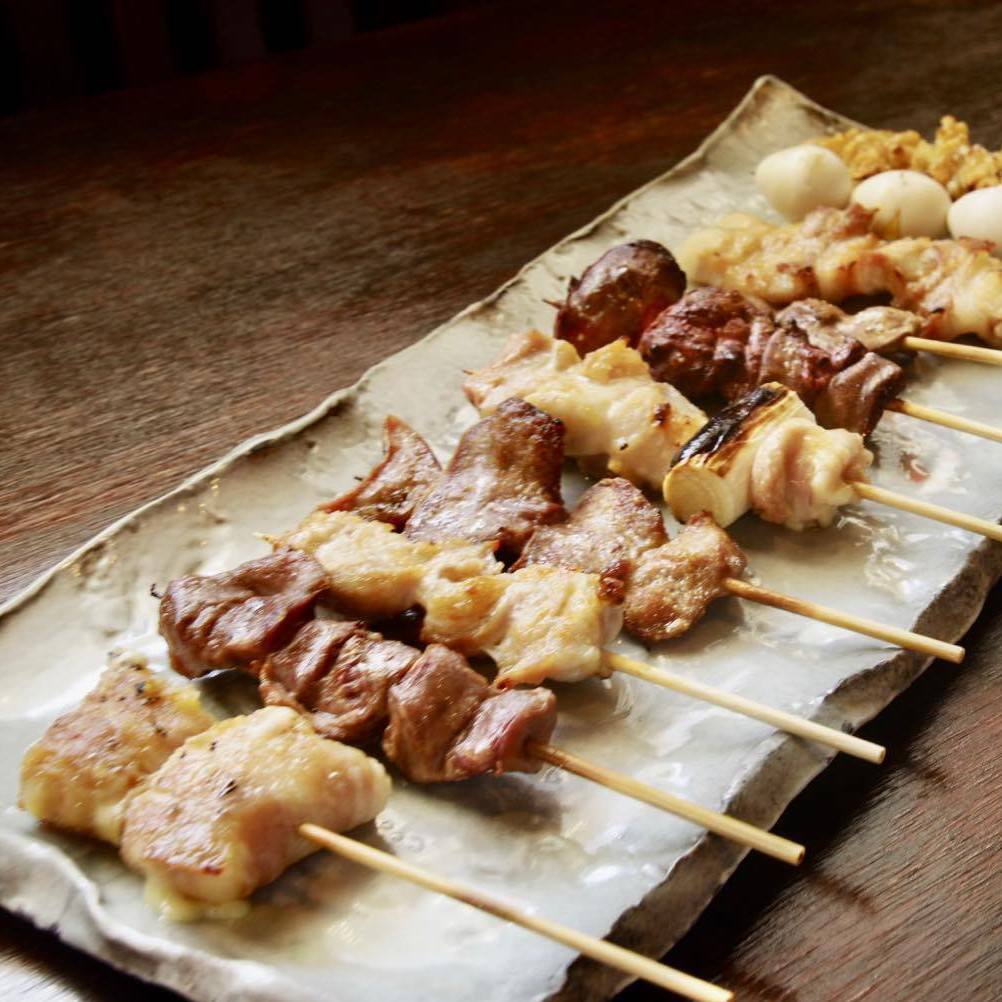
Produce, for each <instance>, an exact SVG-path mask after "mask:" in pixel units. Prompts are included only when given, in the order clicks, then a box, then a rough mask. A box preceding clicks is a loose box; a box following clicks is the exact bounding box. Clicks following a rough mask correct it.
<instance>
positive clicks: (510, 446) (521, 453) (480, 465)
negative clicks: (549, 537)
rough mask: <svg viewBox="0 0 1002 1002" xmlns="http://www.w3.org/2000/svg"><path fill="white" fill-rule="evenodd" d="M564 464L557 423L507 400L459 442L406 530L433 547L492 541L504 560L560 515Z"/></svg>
mask: <svg viewBox="0 0 1002 1002" xmlns="http://www.w3.org/2000/svg"><path fill="white" fill-rule="evenodd" d="M563 465H564V429H563V425H562V423H561V422H560V421H557V420H556V419H554V418H552V417H550V416H549V415H547V414H544V413H543V412H542V411H541V410H539V409H538V408H537V407H534V406H533V405H532V404H528V403H526V402H525V401H524V400H517V399H514V398H512V399H510V400H506V401H505V402H504V403H502V404H501V406H500V407H498V409H497V410H496V411H495V412H494V413H493V414H492V415H491V416H490V417H487V418H484V419H483V420H482V421H479V422H478V423H477V424H475V425H474V426H473V427H472V428H470V429H468V430H467V431H466V433H465V434H464V435H463V437H462V438H461V439H460V440H459V445H458V446H457V447H456V451H455V453H454V454H453V457H452V460H451V461H450V463H449V465H448V467H447V468H446V470H445V473H444V475H443V477H442V479H441V480H440V481H439V482H438V484H437V485H436V486H435V487H434V488H432V490H431V492H430V493H429V494H427V495H426V496H425V497H424V498H422V499H421V501H420V502H419V503H418V504H417V506H416V508H415V509H414V512H413V514H412V515H411V517H410V520H409V521H408V523H407V527H406V529H405V532H406V534H407V535H408V536H409V537H410V538H411V539H415V540H432V541H435V542H442V541H445V540H463V541H465V542H470V543H477V542H484V541H488V540H490V541H497V543H498V546H499V549H500V551H501V553H502V554H506V555H513V554H514V555H517V554H518V553H519V552H520V551H521V549H522V546H523V545H524V543H525V541H526V540H527V539H528V538H529V536H531V535H532V533H533V531H534V530H535V529H536V527H537V526H540V525H547V524H549V523H550V522H557V521H561V520H562V519H563V518H564V517H565V516H566V511H565V510H564V505H563V501H562V499H561V495H560V476H561V473H562V472H563Z"/></svg>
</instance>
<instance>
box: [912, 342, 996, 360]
mask: <svg viewBox="0 0 1002 1002" xmlns="http://www.w3.org/2000/svg"><path fill="white" fill-rule="evenodd" d="M901 347H902V348H904V349H905V351H927V352H928V353H929V354H930V355H940V356H941V357H943V358H951V359H957V360H959V361H961V362H978V363H979V364H981V365H1002V351H1000V350H999V349H998V348H984V347H982V346H981V345H976V344H959V343H958V342H956V341H934V340H933V339H932V338H929V337H906V338H904V340H902V342H901Z"/></svg>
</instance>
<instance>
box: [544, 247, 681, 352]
mask: <svg viewBox="0 0 1002 1002" xmlns="http://www.w3.org/2000/svg"><path fill="white" fill-rule="evenodd" d="M685 285H686V278H685V275H684V273H683V272H682V269H681V268H680V267H679V266H678V262H677V261H676V260H675V258H674V257H673V256H672V254H671V252H670V251H669V250H668V249H667V248H665V247H662V246H661V244H659V243H655V242H654V241H653V240H635V241H633V242H632V243H625V244H620V245H619V246H618V247H613V248H612V249H611V250H608V251H606V252H605V254H603V255H602V256H601V257H600V258H599V259H598V260H597V261H595V262H594V263H593V264H591V265H590V266H589V267H588V268H587V269H585V272H584V274H583V275H582V276H581V278H580V279H572V280H571V282H570V287H569V289H568V292H567V299H566V300H565V301H564V303H563V304H562V305H561V307H560V310H559V311H558V313H557V319H556V324H555V326H554V336H555V337H557V338H560V339H562V340H564V341H569V342H570V343H571V344H572V345H574V347H575V348H577V350H578V351H579V352H581V354H586V353H587V352H590V351H595V349H597V348H602V347H604V346H605V345H607V344H611V343H612V342H613V341H617V340H619V339H620V338H626V340H627V341H628V342H629V344H630V346H631V347H635V346H636V344H637V341H638V340H639V339H640V335H641V334H642V333H643V331H644V328H645V327H647V326H648V325H649V324H650V323H651V321H652V320H654V318H655V317H656V316H657V315H658V314H659V313H660V312H661V311H662V310H664V309H665V308H666V307H668V306H670V305H671V304H672V303H674V302H675V301H676V300H677V299H678V298H679V297H680V296H681V295H682V293H683V292H685Z"/></svg>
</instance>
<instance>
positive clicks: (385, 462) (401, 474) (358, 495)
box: [320, 416, 442, 529]
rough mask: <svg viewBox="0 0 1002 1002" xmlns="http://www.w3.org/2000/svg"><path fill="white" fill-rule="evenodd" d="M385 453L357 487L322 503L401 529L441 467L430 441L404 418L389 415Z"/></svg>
mask: <svg viewBox="0 0 1002 1002" xmlns="http://www.w3.org/2000/svg"><path fill="white" fill-rule="evenodd" d="M383 438H384V442H385V454H384V456H383V458H382V460H381V461H380V462H379V463H378V464H377V465H376V466H374V467H373V468H372V470H371V471H370V472H369V474H368V476H366V477H365V479H364V480H362V482H361V483H360V484H358V486H357V487H354V488H352V489H351V490H350V491H348V492H347V493H345V494H342V495H341V496H340V497H338V498H335V499H334V500H333V501H330V502H328V503H327V504H325V505H321V506H320V510H321V511H353V512H355V513H356V514H357V515H361V516H362V518H370V519H375V520H376V521H379V522H388V523H389V524H390V525H392V526H394V527H395V528H397V529H402V528H403V527H404V524H405V523H406V522H407V519H409V518H410V516H411V512H412V511H413V510H414V505H415V504H417V502H418V501H419V500H420V499H421V498H423V497H424V496H425V495H426V494H427V493H428V492H429V491H430V490H431V488H432V486H433V485H434V484H435V483H436V482H437V481H438V480H439V478H440V477H441V475H442V468H441V466H439V463H438V460H437V459H436V458H435V454H434V453H433V452H432V451H431V448H430V447H429V445H428V443H427V442H426V441H425V440H424V439H423V438H422V437H421V436H420V435H419V434H418V433H417V432H416V431H414V430H413V429H412V428H411V427H410V425H408V424H407V423H406V422H405V421H401V420H400V418H397V417H393V416H390V417H388V418H387V419H386V424H385V426H384V430H383Z"/></svg>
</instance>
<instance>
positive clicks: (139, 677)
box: [19, 657, 213, 843]
mask: <svg viewBox="0 0 1002 1002" xmlns="http://www.w3.org/2000/svg"><path fill="white" fill-rule="evenodd" d="M212 724H213V719H212V717H210V716H209V714H208V713H206V712H205V710H203V709H202V706H201V704H200V703H199V700H198V691H197V690H196V689H195V687H194V686H192V685H183V686H182V685H174V684H172V683H170V682H168V681H166V680H165V679H164V678H162V677H161V676H159V675H154V674H153V673H152V672H151V671H150V670H149V668H148V667H147V665H146V661H145V659H143V658H140V657H121V658H119V659H117V660H116V661H114V662H112V664H111V665H110V666H109V667H108V668H107V669H105V671H104V674H103V675H102V676H101V679H100V681H99V682H98V684H97V687H96V688H95V689H94V691H93V692H91V693H89V694H88V695H87V696H85V697H84V699H83V702H81V703H80V705H79V706H76V707H74V708H73V709H72V710H70V711H69V712H68V713H64V714H63V715H62V716H61V717H59V718H58V719H56V720H55V721H54V722H53V723H52V724H51V725H50V727H49V729H48V730H47V731H46V732H45V734H44V735H43V736H42V737H41V738H40V739H39V740H38V741H36V742H35V744H33V745H32V746H31V747H30V748H29V749H28V751H27V752H25V756H24V759H23V760H22V762H21V790H20V795H19V802H20V804H21V806H22V807H23V808H24V809H25V810H26V811H29V812H30V813H31V814H34V815H35V817H36V818H39V819H40V820H42V821H47V822H48V823H49V824H53V825H58V826H59V827H60V828H67V829H69V830H71V831H75V832H80V833H81V834H83V835H92V836H94V837H95V838H100V839H104V840H105V841H107V842H113V843H117V842H118V840H119V836H120V830H121V821H122V811H123V809H124V804H125V800H126V797H127V796H128V794H129V793H130V792H131V791H132V790H133V789H134V788H135V787H136V786H138V785H139V784H140V783H141V782H142V781H143V780H144V779H145V778H146V777H147V776H149V775H150V774H151V773H153V772H155V771H156V770H157V769H159V768H160V766H161V765H162V764H163V763H164V762H165V761H166V760H167V758H168V757H169V756H170V754H171V752H173V751H174V749H175V748H177V747H179V746H180V745H182V744H183V743H184V742H185V741H186V740H187V739H188V738H190V737H191V736H192V735H194V734H198V733H200V732H201V731H204V730H206V729H208V728H209V727H211V726H212Z"/></svg>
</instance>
